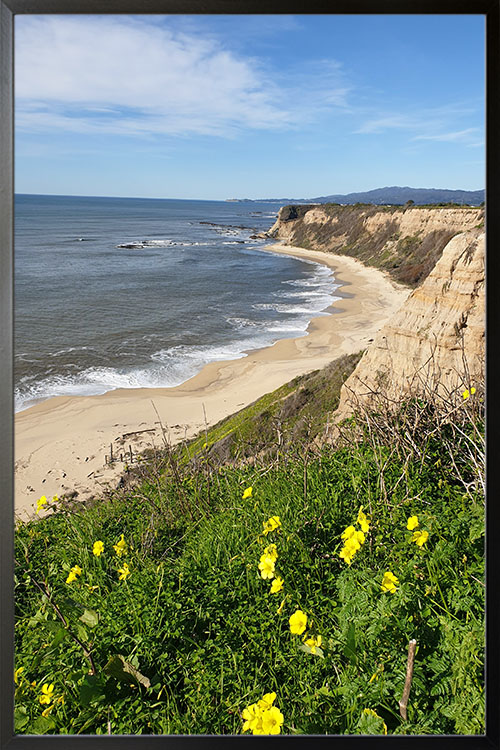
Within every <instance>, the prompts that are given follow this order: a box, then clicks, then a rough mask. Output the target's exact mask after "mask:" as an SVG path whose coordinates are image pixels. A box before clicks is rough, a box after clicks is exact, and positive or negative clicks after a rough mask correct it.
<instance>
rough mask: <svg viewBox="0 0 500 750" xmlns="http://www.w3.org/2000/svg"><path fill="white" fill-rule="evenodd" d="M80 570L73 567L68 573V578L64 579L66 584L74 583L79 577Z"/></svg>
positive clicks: (76, 566)
mask: <svg viewBox="0 0 500 750" xmlns="http://www.w3.org/2000/svg"><path fill="white" fill-rule="evenodd" d="M81 574H82V569H81V568H80V566H79V565H73V567H72V568H71V570H70V571H69V574H68V577H67V578H66V583H72V582H73V581H76V577H77V576H81Z"/></svg>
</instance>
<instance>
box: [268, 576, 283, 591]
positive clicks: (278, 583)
mask: <svg viewBox="0 0 500 750" xmlns="http://www.w3.org/2000/svg"><path fill="white" fill-rule="evenodd" d="M282 588H283V578H280V576H278V577H277V578H275V579H274V581H273V582H272V584H271V594H278V593H279V592H280V591H281V589H282Z"/></svg>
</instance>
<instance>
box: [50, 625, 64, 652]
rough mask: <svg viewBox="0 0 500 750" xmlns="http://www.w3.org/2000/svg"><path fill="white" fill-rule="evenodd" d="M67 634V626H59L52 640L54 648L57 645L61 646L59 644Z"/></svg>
mask: <svg viewBox="0 0 500 750" xmlns="http://www.w3.org/2000/svg"><path fill="white" fill-rule="evenodd" d="M67 634H68V631H67V630H66V628H59V630H58V631H57V633H56V634H55V636H54V640H53V641H52V647H53V648H54V647H55V646H59V644H60V643H61V642H62V641H64V639H65V638H66V636H67Z"/></svg>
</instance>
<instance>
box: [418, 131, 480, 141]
mask: <svg viewBox="0 0 500 750" xmlns="http://www.w3.org/2000/svg"><path fill="white" fill-rule="evenodd" d="M478 132H479V128H466V129H465V130H455V131H453V132H451V133H434V134H433V135H416V136H415V137H414V138H413V140H414V141H450V142H452V141H465V140H468V139H469V138H470V136H471V135H472V136H474V138H477V134H478Z"/></svg>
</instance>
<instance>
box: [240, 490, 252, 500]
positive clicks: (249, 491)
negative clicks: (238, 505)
mask: <svg viewBox="0 0 500 750" xmlns="http://www.w3.org/2000/svg"><path fill="white" fill-rule="evenodd" d="M252 492H253V487H247V488H246V490H245V491H244V493H243V495H242V496H241V497H242V499H243V500H246V499H247V497H252Z"/></svg>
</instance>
